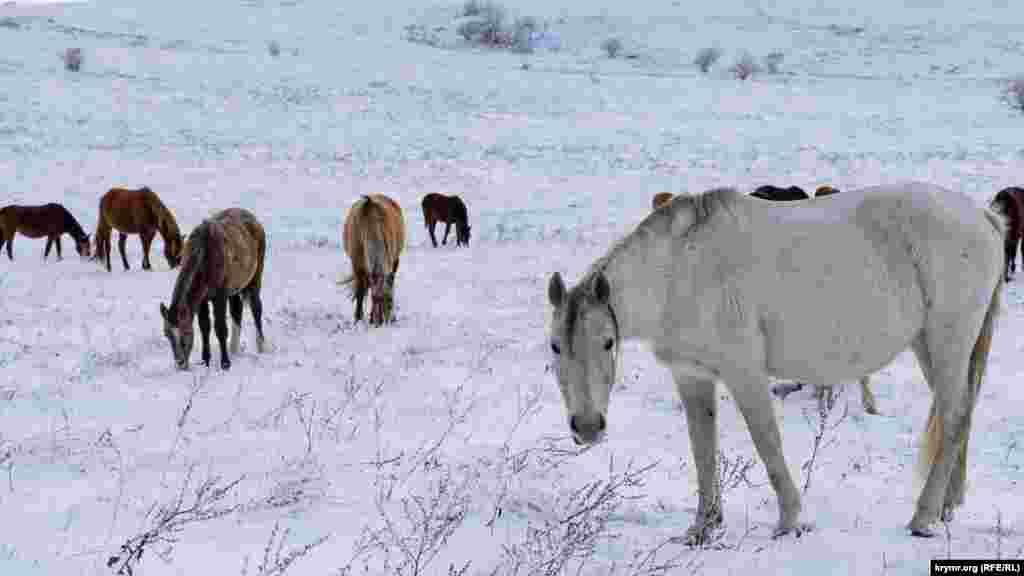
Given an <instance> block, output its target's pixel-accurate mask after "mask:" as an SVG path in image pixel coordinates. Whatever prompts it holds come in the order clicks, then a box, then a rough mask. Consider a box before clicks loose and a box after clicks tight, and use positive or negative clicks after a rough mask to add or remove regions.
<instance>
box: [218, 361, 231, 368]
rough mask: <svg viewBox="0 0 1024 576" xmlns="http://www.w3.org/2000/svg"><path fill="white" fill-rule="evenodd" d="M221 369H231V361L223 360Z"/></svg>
mask: <svg viewBox="0 0 1024 576" xmlns="http://www.w3.org/2000/svg"><path fill="white" fill-rule="evenodd" d="M220 369H221V370H230V369H231V362H227V361H225V362H221V363H220Z"/></svg>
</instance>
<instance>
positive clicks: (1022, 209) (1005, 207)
mask: <svg viewBox="0 0 1024 576" xmlns="http://www.w3.org/2000/svg"><path fill="white" fill-rule="evenodd" d="M990 206H991V207H992V208H993V209H994V210H996V211H997V212H999V213H1000V214H1002V216H1003V220H1005V221H1006V236H1005V237H1004V238H1003V253H1004V255H1005V256H1006V272H1005V274H1004V277H1005V279H1006V281H1007V282H1009V281H1010V277H1011V276H1012V275H1013V273H1014V272H1016V271H1017V245H1018V244H1021V237H1022V236H1024V188H1017V187H1010V188H1003V189H1002V190H1000V191H999V193H998V194H996V197H995V198H993V199H992V202H991V203H990ZM1021 258H1022V259H1024V244H1021Z"/></svg>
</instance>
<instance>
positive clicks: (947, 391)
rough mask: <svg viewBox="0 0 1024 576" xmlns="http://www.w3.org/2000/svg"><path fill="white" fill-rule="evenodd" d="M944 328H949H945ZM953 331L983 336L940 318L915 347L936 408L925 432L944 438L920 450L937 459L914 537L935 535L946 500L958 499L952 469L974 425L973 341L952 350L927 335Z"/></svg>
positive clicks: (917, 514) (913, 525)
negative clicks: (970, 388) (953, 490)
mask: <svg viewBox="0 0 1024 576" xmlns="http://www.w3.org/2000/svg"><path fill="white" fill-rule="evenodd" d="M982 313H984V312H982ZM944 325H945V326H944ZM943 327H945V329H942V328H943ZM949 327H952V328H953V329H954V331H953V334H954V340H955V337H956V336H957V335H961V336H962V335H965V334H974V335H976V334H977V333H978V332H979V331H978V330H967V329H966V328H967V326H965V323H964V322H963V321H949V322H943V321H942V319H935V320H932V321H930V322H929V323H928V326H927V327H926V332H925V334H924V337H923V342H922V343H920V344H917V343H915V345H914V352H915V354H917V355H918V361H919V362H920V363H922V364H924V363H927V364H928V369H927V370H922V371H923V372H925V375H926V378H928V380H929V382H928V385H929V387H930V388H931V389H932V392H933V399H932V406H931V409H930V410H929V417H928V423H929V429H928V430H927V431H926V435H929V436H931V435H932V433H933V432H934V433H935V434H938V433H939V431H940V430H941V435H938V436H936V437H933V438H930V439H929V444H930V446H929V445H925V446H922V447H921V448H920V449H921V450H928V449H929V447H930V448H931V450H932V451H933V452H934V457H933V458H929V459H930V460H931V467H930V469H929V470H928V476H927V480H926V481H925V484H924V488H922V489H921V493H920V495H919V496H918V499H917V508H916V510H915V512H914V516H913V518H911V520H910V523H909V524H908V526H907V527H908V528H909V529H910V531H911V533H912V534H913V535H915V536H925V537H928V536H934V535H935V532H934V531H933V530H932V528H931V526H930V525H931V524H932V523H933V522H935V521H936V520H938V519H939V516H940V513H942V511H943V510H942V509H943V504H944V501H946V500H948V499H949V497H950V496H957V494H951V493H950V491H949V490H950V489H951V488H953V486H951V484H950V476H951V474H952V472H953V468H954V467H956V466H957V464H958V458H959V453H960V451H961V450H962V449H963V448H964V444H963V442H964V440H966V432H967V429H966V426H968V425H969V421H970V412H971V408H972V407H971V406H968V405H967V404H968V401H969V394H968V389H967V387H968V385H969V384H968V365H969V361H970V355H971V350H972V349H973V344H974V341H973V339H972V340H971V341H970V344H969V345H966V346H961V350H956V349H950V348H951V347H950V346H949V345H948V344H946V342H945V337H944V336H943V337H942V338H943V339H942V340H940V339H939V338H938V337H929V334H943V335H945V334H949V331H950V330H949ZM919 349H920V352H919V351H918V350H919ZM922 356H924V357H926V360H925V361H924V362H921V359H922ZM932 416H935V417H936V424H940V425H941V426H939V427H938V428H939V429H938V430H933V429H931V424H932V421H931V420H932ZM934 443H940V444H934ZM923 456H924V454H923ZM962 488H963V487H962V486H960V488H959V491H960V494H959V495H958V496H959V497H960V499H961V500H962ZM950 511H951V509H950Z"/></svg>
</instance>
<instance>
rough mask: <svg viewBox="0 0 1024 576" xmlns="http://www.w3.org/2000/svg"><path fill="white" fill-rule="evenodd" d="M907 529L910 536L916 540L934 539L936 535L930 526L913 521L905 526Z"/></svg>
mask: <svg viewBox="0 0 1024 576" xmlns="http://www.w3.org/2000/svg"><path fill="white" fill-rule="evenodd" d="M907 529H909V530H910V535H911V536H916V537H917V538H934V537H935V535H936V532H935V530H934V529H932V527H931V526H929V525H928V524H924V523H919V522H916V521H914V520H911V521H910V524H908V525H907Z"/></svg>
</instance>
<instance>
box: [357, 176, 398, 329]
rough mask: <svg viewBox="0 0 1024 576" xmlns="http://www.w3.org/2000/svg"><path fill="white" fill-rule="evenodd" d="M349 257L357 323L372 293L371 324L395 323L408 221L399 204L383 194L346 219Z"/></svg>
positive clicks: (366, 198) (366, 201)
mask: <svg viewBox="0 0 1024 576" xmlns="http://www.w3.org/2000/svg"><path fill="white" fill-rule="evenodd" d="M343 241H344V246H345V254H347V255H348V257H349V260H351V261H352V275H351V276H349V277H348V278H346V279H345V280H343V281H342V282H341V283H342V284H348V283H350V282H352V281H353V280H355V290H354V291H353V295H352V297H353V299H354V300H355V301H356V313H355V320H356V322H358V321H360V320H361V319H362V318H363V299H364V298H366V293H367V291H368V290H372V295H371V301H372V305H371V308H370V324H373V325H377V326H379V325H381V324H383V323H384V322H393V321H394V314H393V308H394V292H395V274H397V273H398V261H399V257H400V256H401V254H402V250H403V249H404V248H405V218H404V216H403V215H402V208H401V207H400V206H399V205H398V203H397V202H395V201H394V200H392V199H391V198H388V197H387V196H385V195H383V194H373V195H371V196H363V197H362V198H360V199H359V200H358V201H356V203H355V204H353V205H352V207H351V208H349V211H348V215H347V216H346V217H345V229H344V237H343Z"/></svg>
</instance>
